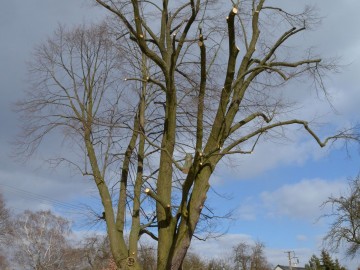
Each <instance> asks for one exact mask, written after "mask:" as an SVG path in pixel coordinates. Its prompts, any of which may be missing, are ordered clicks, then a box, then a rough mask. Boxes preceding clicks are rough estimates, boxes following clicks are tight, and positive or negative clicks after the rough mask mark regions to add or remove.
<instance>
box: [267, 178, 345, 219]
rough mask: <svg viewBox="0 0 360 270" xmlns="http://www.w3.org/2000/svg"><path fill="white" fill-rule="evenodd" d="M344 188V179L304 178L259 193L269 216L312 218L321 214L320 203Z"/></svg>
mask: <svg viewBox="0 0 360 270" xmlns="http://www.w3.org/2000/svg"><path fill="white" fill-rule="evenodd" d="M345 188H346V181H344V180H338V181H332V182H329V181H326V180H323V179H309V180H308V179H304V180H302V181H300V182H298V183H295V184H288V185H284V186H282V187H281V188H279V189H277V190H275V191H272V192H263V193H261V195H260V196H261V200H262V202H263V204H264V207H265V208H266V209H267V210H268V215H269V216H271V217H279V216H286V217H289V218H294V219H311V220H314V219H316V218H318V217H319V216H320V215H321V208H320V206H321V204H322V203H323V202H324V201H325V200H326V199H327V198H328V197H329V196H331V195H335V196H336V195H337V194H339V191H340V190H344V189H345Z"/></svg>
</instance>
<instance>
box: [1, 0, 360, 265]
mask: <svg viewBox="0 0 360 270" xmlns="http://www.w3.org/2000/svg"><path fill="white" fill-rule="evenodd" d="M0 1H1V9H0V94H1V98H0V151H1V155H0V191H1V192H2V193H3V195H4V197H5V200H6V203H7V205H8V206H9V207H10V208H11V209H13V210H14V211H15V212H20V211H23V210H25V209H33V210H38V209H48V208H50V209H53V210H56V211H58V212H59V213H60V212H61V213H62V214H63V215H65V216H67V217H68V218H74V219H75V218H77V217H78V216H79V215H80V213H82V212H84V206H83V204H82V203H83V202H86V203H89V201H91V204H94V205H96V204H99V200H98V199H97V197H96V193H95V192H94V186H93V185H92V183H91V182H89V181H86V180H84V179H83V178H82V177H81V176H79V175H76V174H74V172H72V171H71V170H69V169H68V168H63V167H62V168H55V169H54V168H50V167H49V166H48V164H46V163H44V162H43V158H44V157H43V156H41V154H37V155H35V156H34V157H32V159H31V160H29V161H27V162H26V163H23V162H20V161H17V160H14V158H12V157H11V154H12V146H11V142H12V141H13V140H14V138H15V136H16V134H17V133H18V132H19V126H20V122H19V119H18V116H17V115H16V113H15V112H14V111H13V107H14V103H15V102H16V101H17V100H18V99H20V98H21V97H23V96H24V91H25V90H26V89H28V84H27V79H28V77H27V76H28V75H27V72H26V71H27V67H26V62H27V61H29V60H30V59H31V53H32V49H33V48H34V46H36V45H37V44H39V43H41V42H43V41H44V40H45V39H46V38H47V37H48V36H50V35H51V34H52V32H53V31H54V30H55V28H56V27H57V26H58V24H65V25H67V26H72V25H77V24H81V23H89V22H96V21H99V20H101V19H102V18H103V17H104V16H105V14H106V12H105V11H104V10H103V9H101V8H94V7H92V6H90V5H89V4H88V3H86V1H80V0H76V1H74V0H63V1H55V0H27V1H24V0H12V1H5V0H0ZM276 2H277V3H279V4H280V5H285V6H288V7H289V8H293V7H294V8H295V7H296V6H302V5H305V4H307V3H310V2H311V3H313V4H315V5H316V6H317V7H318V10H319V14H320V15H321V16H322V17H323V20H322V24H321V25H320V26H319V27H318V28H317V29H316V30H313V31H311V32H308V33H307V34H306V35H303V36H302V37H301V38H300V39H297V40H296V42H297V44H296V46H299V47H300V46H309V45H311V46H314V47H315V48H316V50H317V51H319V52H320V53H321V54H322V55H323V56H324V57H334V56H336V57H340V58H341V62H342V63H344V64H345V65H344V67H343V68H342V70H341V72H340V73H337V74H332V75H331V76H329V77H328V78H327V80H326V86H327V89H328V91H329V93H330V100H331V103H332V105H333V106H334V108H335V109H336V111H335V110H334V109H332V108H331V107H330V106H329V104H328V102H327V101H326V100H325V99H324V98H321V97H318V96H317V94H316V93H315V92H314V93H310V92H306V94H304V91H302V90H303V89H302V82H299V83H298V84H297V85H295V86H294V87H295V88H296V89H295V91H293V92H291V93H292V94H289V95H290V97H291V95H294V96H293V98H298V97H301V98H302V99H303V100H304V102H305V103H306V104H307V106H306V110H305V109H303V110H302V109H300V110H302V111H301V113H302V115H303V116H304V117H309V118H311V117H313V116H314V115H316V116H317V117H318V119H320V122H321V123H331V126H332V127H341V126H349V125H351V124H352V123H355V122H356V121H360V113H359V103H360V89H359V86H360V76H359V74H360V34H359V33H358V32H357V30H356V27H357V26H358V25H360V17H359V16H358V10H359V9H360V1H357V0H343V1H335V0H316V1H300V0H299V1H296V3H294V2H293V1H291V2H292V3H291V6H289V1H285V0H279V1H276ZM224 3H227V4H228V5H229V3H228V1H225V0H224ZM52 150H53V149H51V147H49V148H48V149H46V151H49V152H51V151H52ZM46 151H45V152H46ZM359 157H360V156H359V152H358V149H357V148H356V147H351V148H350V149H348V151H346V150H345V149H344V148H342V147H341V144H335V145H333V146H332V147H327V148H320V147H318V145H317V144H316V143H315V142H314V141H313V140H311V139H310V138H309V136H306V134H305V133H302V132H294V134H292V136H291V141H286V142H283V141H282V142H276V143H274V142H270V141H267V142H263V143H262V144H260V145H259V147H258V148H257V150H256V151H255V153H254V154H253V155H248V156H243V157H240V158H237V159H231V160H228V161H227V162H225V164H224V165H222V166H221V167H220V168H219V169H217V171H216V172H215V174H214V176H213V178H212V180H211V183H212V188H213V189H214V190H216V192H218V193H220V194H222V195H223V196H217V195H216V194H215V193H214V192H210V196H208V197H209V203H210V205H211V206H212V207H213V208H214V210H216V211H217V212H221V213H223V212H226V211H232V219H231V220H223V221H220V222H221V224H219V228H218V230H219V232H223V233H224V235H223V236H222V237H220V238H216V239H210V240H208V241H206V242H202V241H194V242H193V243H192V246H191V250H192V251H194V252H197V253H199V254H202V255H204V256H207V257H208V258H211V257H221V256H226V254H229V253H230V252H231V248H232V246H234V245H236V244H237V243H238V242H239V241H249V242H254V241H261V242H263V243H264V244H265V245H266V254H267V255H268V258H269V261H270V262H271V263H272V264H274V265H277V264H285V265H286V264H287V255H286V253H285V252H286V251H294V252H295V253H296V256H297V257H298V258H299V260H300V265H304V264H305V263H307V261H308V260H309V258H310V257H311V255H312V254H319V250H320V249H321V248H322V237H323V236H324V234H325V233H326V231H327V229H328V225H329V220H326V219H319V217H320V216H321V215H323V214H324V213H325V212H326V208H325V209H323V208H321V207H320V206H321V204H322V202H323V201H325V200H326V199H327V198H328V197H329V196H331V195H335V196H336V195H340V194H343V193H344V192H345V191H346V187H347V179H348V178H349V177H355V176H356V175H357V174H358V172H359V169H360V158H359ZM92 229H93V228H90V227H87V226H86V225H83V226H80V227H79V226H78V227H76V230H78V231H79V234H80V233H82V232H83V231H86V230H92ZM219 251H220V252H223V253H219ZM334 256H337V257H338V258H339V259H340V261H343V262H344V263H346V264H347V265H348V266H349V267H350V268H351V269H355V267H356V266H357V265H360V261H356V259H355V260H352V261H351V260H349V259H346V258H344V257H343V255H342V254H337V255H334Z"/></svg>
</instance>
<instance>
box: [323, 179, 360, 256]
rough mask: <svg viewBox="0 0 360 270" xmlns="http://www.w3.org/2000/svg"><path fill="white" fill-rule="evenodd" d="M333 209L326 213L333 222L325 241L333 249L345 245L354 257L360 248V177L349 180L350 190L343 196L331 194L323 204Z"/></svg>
mask: <svg viewBox="0 0 360 270" xmlns="http://www.w3.org/2000/svg"><path fill="white" fill-rule="evenodd" d="M326 205H330V206H331V211H330V212H329V213H327V214H325V215H324V217H325V218H331V220H332V222H331V224H330V228H329V231H328V233H327V234H326V236H325V238H324V241H325V244H326V245H327V246H329V247H330V248H331V249H332V250H333V251H338V250H339V248H341V247H342V246H343V245H344V247H346V253H347V255H348V256H350V257H354V256H355V255H356V254H358V252H359V250H360V177H359V176H357V177H356V178H355V179H353V180H351V181H349V186H348V191H347V193H346V194H343V195H342V196H339V197H337V196H331V197H329V198H328V199H327V200H326V201H325V202H324V204H323V206H326Z"/></svg>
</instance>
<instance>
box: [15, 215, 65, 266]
mask: <svg viewBox="0 0 360 270" xmlns="http://www.w3.org/2000/svg"><path fill="white" fill-rule="evenodd" d="M69 233H70V223H69V221H67V220H66V219H64V218H62V217H58V216H55V215H54V214H52V213H51V212H50V211H39V212H31V211H25V212H24V213H23V214H20V215H19V216H18V217H17V218H16V221H15V222H14V236H13V240H14V241H13V249H14V252H15V256H14V258H13V261H15V262H16V263H18V264H19V265H20V266H21V267H22V269H33V270H45V269H46V270H55V269H66V266H67V265H66V261H65V259H64V255H65V254H66V252H67V250H68V248H69V244H68V241H67V237H68V235H69Z"/></svg>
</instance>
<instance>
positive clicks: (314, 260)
mask: <svg viewBox="0 0 360 270" xmlns="http://www.w3.org/2000/svg"><path fill="white" fill-rule="evenodd" d="M305 269H306V270H316V269H322V265H321V262H320V259H319V258H318V257H317V256H316V255H312V256H311V258H310V260H309V263H307V264H305Z"/></svg>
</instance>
